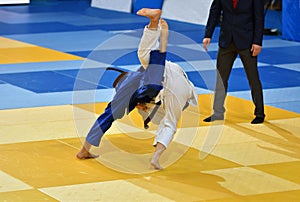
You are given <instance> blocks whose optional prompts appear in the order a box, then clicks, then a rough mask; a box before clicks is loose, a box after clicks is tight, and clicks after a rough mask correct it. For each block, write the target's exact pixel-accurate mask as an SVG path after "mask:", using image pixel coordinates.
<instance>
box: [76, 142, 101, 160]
mask: <svg viewBox="0 0 300 202" xmlns="http://www.w3.org/2000/svg"><path fill="white" fill-rule="evenodd" d="M91 146H92V145H91V144H90V143H88V142H87V141H85V142H84V143H83V146H82V148H81V150H80V151H79V152H78V153H77V155H76V157H77V158H78V159H91V158H98V157H99V155H96V154H92V153H90V149H91Z"/></svg>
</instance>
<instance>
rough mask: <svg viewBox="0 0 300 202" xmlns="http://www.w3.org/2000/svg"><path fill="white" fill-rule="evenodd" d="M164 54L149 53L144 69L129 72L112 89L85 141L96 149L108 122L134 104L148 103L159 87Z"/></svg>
mask: <svg viewBox="0 0 300 202" xmlns="http://www.w3.org/2000/svg"><path fill="white" fill-rule="evenodd" d="M165 61H166V53H160V52H159V51H158V50H154V51H151V52H150V61H149V65H148V67H147V69H146V70H145V69H144V68H143V67H140V68H139V69H138V70H137V71H135V72H129V73H128V74H126V75H125V76H124V77H125V78H122V79H121V80H120V81H119V83H118V85H117V86H116V94H115V96H114V97H113V99H112V101H111V102H110V103H108V105H107V107H106V108H105V110H104V112H103V113H102V114H101V115H100V116H99V117H98V118H97V120H96V121H95V123H94V125H93V126H92V127H91V129H90V131H89V133H88V134H87V137H86V141H87V142H89V143H90V144H91V145H94V146H99V144H100V140H101V138H102V136H103V135H104V134H105V132H106V131H107V130H108V129H109V128H110V127H111V125H112V123H113V122H114V121H115V120H117V119H121V118H122V117H123V116H124V114H125V113H126V109H127V114H129V113H130V112H131V111H132V110H133V109H134V108H135V106H136V105H137V103H145V102H150V101H151V100H152V99H153V98H154V97H156V96H157V94H158V93H159V91H160V90H161V89H162V88H163V86H162V81H163V79H164V71H165Z"/></svg>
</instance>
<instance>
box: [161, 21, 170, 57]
mask: <svg viewBox="0 0 300 202" xmlns="http://www.w3.org/2000/svg"><path fill="white" fill-rule="evenodd" d="M160 27H161V30H160V43H159V45H160V47H159V51H160V52H161V53H165V52H166V51H167V45H168V37H169V26H168V23H167V22H166V21H165V20H164V19H160Z"/></svg>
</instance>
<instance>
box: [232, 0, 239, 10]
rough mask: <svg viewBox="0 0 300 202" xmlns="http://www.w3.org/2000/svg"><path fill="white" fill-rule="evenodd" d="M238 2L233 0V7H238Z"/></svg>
mask: <svg viewBox="0 0 300 202" xmlns="http://www.w3.org/2000/svg"><path fill="white" fill-rule="evenodd" d="M237 2H238V0H232V4H233V8H235V7H236V4H237Z"/></svg>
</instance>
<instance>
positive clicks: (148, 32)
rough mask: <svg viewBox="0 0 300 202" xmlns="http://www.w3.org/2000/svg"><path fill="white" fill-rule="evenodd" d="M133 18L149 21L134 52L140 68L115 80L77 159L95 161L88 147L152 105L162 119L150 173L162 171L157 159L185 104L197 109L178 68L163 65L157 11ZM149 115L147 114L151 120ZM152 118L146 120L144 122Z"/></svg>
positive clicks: (164, 27)
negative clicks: (115, 125) (128, 115)
mask: <svg viewBox="0 0 300 202" xmlns="http://www.w3.org/2000/svg"><path fill="white" fill-rule="evenodd" d="M137 14H138V15H141V16H145V17H148V18H149V19H150V22H149V24H148V25H147V26H146V27H145V28H144V33H143V36H142V38H141V41H140V44H139V48H138V57H139V60H140V62H141V64H142V66H141V67H140V68H139V69H138V70H137V71H136V72H128V73H127V74H125V75H124V76H123V77H122V78H121V79H118V80H119V81H118V83H117V84H116V87H115V88H116V94H115V96H114V98H113V99H112V101H111V102H110V103H109V104H108V105H107V107H106V109H105V111H104V112H103V113H102V114H101V115H100V116H99V117H98V119H97V120H96V122H95V123H94V125H93V126H92V128H91V129H90V131H89V133H88V135H87V137H86V140H85V142H84V144H83V147H82V149H81V150H80V151H79V152H78V154H77V158H79V159H85V158H96V157H98V155H95V154H92V153H90V152H89V150H90V148H91V146H92V145H93V146H99V144H100V141H101V138H102V136H103V135H104V134H105V132H106V131H107V130H108V129H109V128H110V127H111V125H112V123H113V122H114V121H115V120H117V119H120V118H122V117H123V116H124V115H125V114H126V113H130V112H131V111H132V110H133V109H134V108H138V109H139V110H143V111H146V112H149V110H150V109H153V107H149V106H150V105H151V104H150V103H152V104H153V103H154V105H158V104H160V103H161V105H159V111H160V112H161V113H160V114H163V116H160V120H159V121H158V125H159V126H158V130H157V132H156V136H155V140H154V144H153V145H154V146H155V147H156V150H155V152H154V155H153V157H152V159H151V165H152V166H153V168H154V169H162V167H161V166H160V164H159V158H160V156H161V154H162V153H163V152H164V151H165V150H166V148H167V147H168V145H169V144H170V142H171V141H172V139H173V137H174V134H175V132H176V130H177V123H178V121H179V119H180V117H181V114H182V111H183V110H184V109H185V108H186V107H187V106H188V105H189V104H192V105H195V106H196V105H197V95H196V93H195V88H194V85H193V84H192V83H191V82H190V81H189V80H188V77H187V75H186V74H185V72H184V71H183V70H182V69H181V68H180V66H179V65H177V64H175V63H172V62H170V61H166V47H167V43H168V33H169V32H168V24H167V22H166V21H165V20H163V19H160V15H161V10H160V9H147V8H143V9H141V10H139V11H138V12H137ZM154 108H157V107H154ZM155 110H157V109H155ZM155 110H154V109H153V111H155ZM153 111H152V113H150V114H152V116H153ZM154 116H155V115H154ZM152 118H153V117H148V119H146V120H145V121H149V120H150V119H152ZM146 127H147V123H145V128H146Z"/></svg>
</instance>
